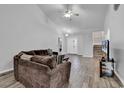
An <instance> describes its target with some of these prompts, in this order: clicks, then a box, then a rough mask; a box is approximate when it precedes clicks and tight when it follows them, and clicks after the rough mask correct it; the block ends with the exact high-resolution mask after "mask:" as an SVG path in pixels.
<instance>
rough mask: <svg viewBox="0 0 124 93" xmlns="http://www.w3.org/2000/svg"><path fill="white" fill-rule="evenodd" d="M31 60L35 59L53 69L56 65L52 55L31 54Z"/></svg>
mask: <svg viewBox="0 0 124 93" xmlns="http://www.w3.org/2000/svg"><path fill="white" fill-rule="evenodd" d="M31 61H35V62H37V63H40V64H44V65H47V66H49V67H50V68H51V69H53V68H54V67H55V66H56V61H55V58H54V57H53V56H37V55H35V56H33V57H32V58H31Z"/></svg>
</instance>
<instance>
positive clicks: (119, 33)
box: [105, 5, 124, 81]
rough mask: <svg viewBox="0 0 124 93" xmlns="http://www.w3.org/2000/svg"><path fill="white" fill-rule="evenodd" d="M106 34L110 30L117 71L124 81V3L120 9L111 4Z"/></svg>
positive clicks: (106, 23)
mask: <svg viewBox="0 0 124 93" xmlns="http://www.w3.org/2000/svg"><path fill="white" fill-rule="evenodd" d="M105 30H106V36H109V35H108V31H110V49H111V51H110V52H111V57H114V59H115V61H116V71H117V73H118V74H119V76H120V77H121V78H122V79H123V81H124V5H120V8H119V9H118V11H114V10H113V5H111V6H110V8H109V11H108V15H107V17H106V22H105Z"/></svg>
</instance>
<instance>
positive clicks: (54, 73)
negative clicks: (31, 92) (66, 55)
mask: <svg viewBox="0 0 124 93" xmlns="http://www.w3.org/2000/svg"><path fill="white" fill-rule="evenodd" d="M23 54H27V55H31V56H33V57H32V58H31V60H25V59H22V58H21V56H22V55H23ZM36 55H37V56H42V57H43V59H44V57H46V61H47V63H48V65H47V64H44V62H43V61H41V63H40V61H37V60H36V59H38V58H37V56H36ZM57 55H58V53H57V52H53V54H52V55H51V56H49V54H48V51H47V50H33V51H28V52H26V51H22V52H20V53H19V54H17V55H16V56H14V75H15V79H16V80H17V81H19V82H21V83H22V84H23V85H24V86H25V87H28V88H30V87H34V88H50V87H52V88H64V87H68V84H69V77H70V68H71V63H70V62H68V61H65V62H63V63H61V64H56V63H57V62H56V58H57ZM35 56H36V57H35ZM47 56H48V58H47ZM39 58H40V57H39ZM41 59H42V58H41ZM48 59H49V60H48ZM35 60H36V61H35ZM38 60H39V59H38ZM53 64H54V65H53ZM51 65H52V67H51Z"/></svg>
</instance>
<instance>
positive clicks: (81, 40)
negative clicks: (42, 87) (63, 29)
mask: <svg viewBox="0 0 124 93" xmlns="http://www.w3.org/2000/svg"><path fill="white" fill-rule="evenodd" d="M70 38H76V39H77V54H78V55H83V57H93V40H92V32H89V33H81V34H77V35H72V36H69V37H68V38H67V41H69V40H68V39H70ZM68 48H70V47H68Z"/></svg>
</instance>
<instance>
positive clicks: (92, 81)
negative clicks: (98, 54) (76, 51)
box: [0, 55, 121, 88]
mask: <svg viewBox="0 0 124 93" xmlns="http://www.w3.org/2000/svg"><path fill="white" fill-rule="evenodd" d="M68 56H69V58H70V62H71V63H72V64H71V73H70V81H69V88H120V87H121V85H119V83H118V81H116V80H115V79H114V78H111V77H103V78H100V77H99V61H98V59H96V58H85V57H82V56H78V55H68ZM0 87H1V88H24V87H25V86H24V85H22V84H21V83H19V82H17V81H16V80H15V79H14V73H13V72H11V73H8V74H5V75H2V76H0Z"/></svg>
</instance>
